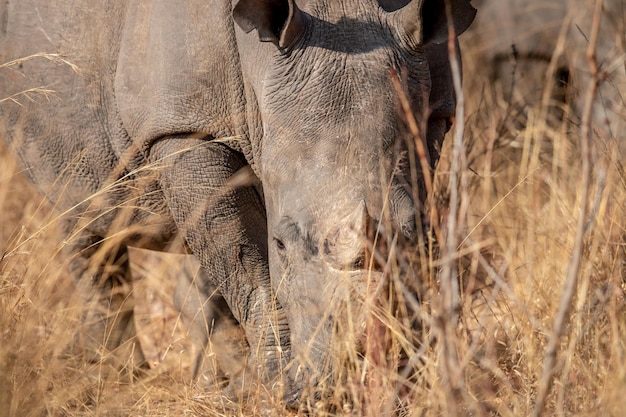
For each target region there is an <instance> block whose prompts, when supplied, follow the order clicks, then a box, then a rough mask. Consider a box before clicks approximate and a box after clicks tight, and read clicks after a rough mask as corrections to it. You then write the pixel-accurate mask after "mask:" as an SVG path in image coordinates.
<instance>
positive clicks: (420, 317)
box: [0, 53, 626, 416]
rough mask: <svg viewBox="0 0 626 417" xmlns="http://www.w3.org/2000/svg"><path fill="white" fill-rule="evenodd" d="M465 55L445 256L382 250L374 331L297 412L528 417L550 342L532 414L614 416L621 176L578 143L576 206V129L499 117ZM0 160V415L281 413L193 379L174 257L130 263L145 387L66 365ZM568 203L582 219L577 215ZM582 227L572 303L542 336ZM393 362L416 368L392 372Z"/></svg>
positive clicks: (32, 247)
mask: <svg viewBox="0 0 626 417" xmlns="http://www.w3.org/2000/svg"><path fill="white" fill-rule="evenodd" d="M465 58H466V59H465V68H466V72H467V75H466V79H467V78H469V77H472V78H473V79H472V82H471V83H468V84H467V89H466V90H467V91H466V96H465V98H466V108H465V114H466V115H467V116H466V118H465V122H466V123H465V149H466V154H467V155H466V159H465V161H464V164H462V165H461V166H462V167H463V166H464V167H465V169H461V170H460V174H461V175H460V177H459V179H460V181H459V184H460V185H459V190H460V193H459V199H460V201H459V207H460V208H461V210H460V211H459V215H458V217H457V220H458V223H457V225H456V226H455V227H456V229H455V231H456V238H457V239H456V241H455V246H454V248H453V250H452V251H446V250H445V248H444V249H442V251H441V252H442V255H441V256H440V257H437V256H433V254H429V253H427V252H424V251H412V252H408V251H404V252H402V251H401V252H399V253H396V254H395V255H393V251H392V256H391V257H390V258H389V259H388V260H386V261H384V262H383V263H385V264H386V267H387V268H388V270H387V271H388V272H387V276H388V277H389V278H390V280H389V282H390V285H389V288H388V289H387V291H386V294H387V297H381V298H382V300H378V301H377V302H376V303H371V304H368V305H369V307H370V309H371V311H372V314H371V315H370V317H373V318H374V319H371V320H370V322H369V325H368V326H369V327H368V328H369V329H370V339H369V340H368V341H366V342H365V343H367V346H368V347H369V348H370V349H369V352H370V353H369V354H368V356H367V357H366V358H362V357H359V356H358V355H356V353H355V352H356V348H355V345H354V341H352V342H350V341H348V342H346V344H344V345H341V346H340V347H339V349H338V350H337V351H336V352H335V353H336V355H335V358H334V360H335V361H337V362H340V363H343V364H347V365H348V366H346V367H343V368H340V369H339V370H338V371H337V375H335V377H336V380H337V381H339V382H338V383H337V385H334V386H329V387H328V388H330V389H331V391H329V392H327V393H326V396H325V397H323V399H322V400H321V401H320V402H318V403H313V404H305V405H303V410H302V411H301V412H302V413H304V412H305V411H306V409H308V411H309V412H310V413H312V414H317V415H327V414H328V415H344V414H345V415H372V416H375V415H391V414H393V413H394V412H396V413H397V414H401V415H410V416H414V415H415V416H418V415H420V416H421V415H451V414H460V415H466V414H471V415H502V416H525V415H531V414H532V413H533V411H534V409H535V407H536V402H537V399H538V396H539V395H541V394H540V388H539V387H540V381H541V380H542V376H543V375H544V374H545V373H546V370H545V369H544V366H545V364H546V351H547V349H548V345H549V341H550V339H551V338H552V339H553V340H556V341H557V342H558V343H557V344H556V350H555V354H556V356H555V357H554V359H555V361H554V365H555V368H554V374H553V377H552V378H550V382H551V384H550V385H549V386H548V388H549V389H548V390H547V393H546V394H547V396H546V398H545V409H544V410H543V414H544V415H581V416H582V415H615V416H619V415H623V410H624V409H625V408H626V360H625V359H626V358H625V356H626V315H625V314H626V306H625V304H624V303H625V299H624V295H625V290H626V288H625V285H626V283H625V282H624V279H625V278H626V220H625V219H626V177H625V173H624V167H623V165H622V164H623V161H622V159H621V157H620V156H619V152H618V151H617V149H615V148H613V147H612V146H614V144H610V143H604V142H602V141H601V140H599V139H597V138H595V137H592V152H591V155H592V166H591V167H592V171H591V175H590V177H589V180H590V182H589V191H590V193H589V195H588V196H586V195H585V191H586V190H585V187H583V186H582V182H581V181H582V179H581V169H582V168H581V167H582V159H583V157H584V155H585V153H584V152H582V148H581V143H583V142H582V141H581V137H582V135H583V132H582V131H581V126H580V125H578V124H577V123H575V122H570V121H569V120H574V119H575V118H574V116H573V115H570V114H569V113H567V109H566V110H565V111H566V118H565V120H566V121H564V122H558V121H557V122H555V121H554V120H548V119H549V116H547V114H548V113H549V112H548V113H547V112H545V111H544V109H543V108H542V107H541V105H540V104H537V105H536V106H530V107H527V108H525V109H524V118H523V119H521V120H520V119H516V120H511V118H510V117H509V116H510V115H509V113H508V112H509V110H510V105H509V104H510V103H508V102H507V101H505V100H503V99H502V98H501V97H499V96H498V94H497V92H496V91H495V89H494V86H493V85H492V84H491V83H490V80H486V79H483V78H480V75H479V74H480V73H481V71H480V70H479V69H480V62H479V60H478V59H476V58H475V57H473V56H472V55H471V53H468V54H466V57H465ZM621 140H622V141H623V140H626V138H624V137H623V136H622V138H621ZM448 143H450V141H449V142H448ZM447 155H450V152H449V150H447ZM0 161H1V162H0V167H1V168H0V219H1V222H0V415H2V416H4V415H6V416H41V415H52V416H57V415H58V416H92V415H93V416H117V415H124V416H125V415H143V416H180V415H211V416H221V415H224V416H229V415H291V414H292V413H291V412H288V411H286V410H284V408H283V406H282V404H281V403H280V402H279V401H278V400H277V399H276V398H273V397H272V396H271V395H267V393H263V392H259V394H258V395H256V396H252V397H251V398H250V400H249V401H248V402H247V403H245V404H234V403H231V402H229V401H228V400H227V399H225V398H224V397H222V396H221V395H220V393H219V392H218V391H217V390H215V389H211V388H207V387H203V386H202V384H192V383H191V382H190V378H189V377H190V374H191V362H192V355H191V351H192V350H193V349H192V347H191V345H190V342H189V340H188V339H187V337H186V333H185V332H186V330H185V329H184V326H183V325H182V323H181V321H180V318H179V315H178V313H177V312H176V311H175V310H174V308H173V306H172V301H171V293H172V292H173V286H174V280H173V278H172V277H175V276H176V275H178V274H180V273H181V272H180V261H181V258H180V257H178V256H158V255H155V254H152V253H149V252H143V251H133V253H132V255H131V256H133V262H134V266H135V272H136V275H135V278H136V284H137V285H136V288H135V294H136V296H137V298H138V300H139V301H138V303H137V304H138V310H137V317H136V318H137V324H138V328H139V337H140V340H141V344H142V346H143V348H144V350H145V351H146V355H147V357H148V360H149V362H150V365H151V367H152V369H151V370H150V372H149V373H148V375H147V376H145V377H144V378H140V379H132V378H131V379H129V378H125V377H123V376H119V375H109V376H108V377H106V378H105V377H103V376H102V377H99V375H100V374H99V373H98V368H97V365H96V366H92V367H89V366H87V365H85V364H83V363H80V362H78V361H77V360H75V359H73V358H71V357H69V358H68V357H67V356H66V355H64V351H65V350H66V349H67V346H68V344H69V342H70V339H71V335H72V334H73V333H74V329H76V328H77V327H78V326H80V325H81V324H80V316H81V312H82V308H84V306H82V305H81V304H80V302H79V300H78V297H76V296H75V295H72V294H73V284H72V282H71V280H70V279H69V277H68V276H67V274H66V273H65V267H66V265H65V264H66V262H67V260H66V259H64V257H63V256H62V255H61V247H62V242H61V241H60V240H59V238H58V235H57V232H56V229H55V224H54V217H53V216H54V215H53V214H51V212H50V210H49V207H48V206H47V204H46V203H45V202H42V201H41V197H39V196H38V195H37V194H36V193H35V192H34V191H33V190H32V189H31V188H30V186H29V185H28V184H27V183H26V182H25V181H24V180H23V179H22V178H21V177H20V175H19V170H18V168H17V167H16V166H15V164H14V162H13V160H12V159H11V157H10V156H9V155H8V153H7V151H6V150H5V149H4V148H1V149H0ZM449 166H450V164H449V163H446V160H445V159H444V160H443V161H442V164H441V169H440V172H439V175H438V177H437V178H436V180H435V184H439V185H438V186H437V187H438V188H437V189H438V190H439V194H438V195H440V196H443V197H442V198H441V201H442V202H441V204H440V209H441V213H442V217H441V218H442V222H441V223H442V224H445V220H446V219H447V217H446V216H447V215H448V213H449V211H447V210H446V205H445V201H446V197H445V196H447V195H448V193H447V192H446V191H445V187H444V186H443V185H442V184H446V183H447V178H448V175H449V174H450V173H449V172H447V167H449ZM583 198H586V203H587V205H588V209H587V210H584V212H582V213H581V207H584V205H582V204H581V203H582V199H583ZM580 216H583V217H582V219H583V221H582V224H583V226H584V229H583V232H584V235H583V236H582V241H581V243H582V246H581V248H582V251H581V255H582V257H581V259H580V264H579V265H578V266H576V267H575V271H574V272H576V274H575V275H576V281H575V283H576V285H575V287H574V290H575V291H574V293H573V298H572V299H571V304H570V303H566V304H569V305H570V308H569V310H568V314H567V317H566V318H565V320H564V321H563V322H562V325H561V326H560V327H559V328H557V329H555V328H554V322H555V319H556V318H557V311H558V310H559V305H560V304H561V303H562V302H563V300H564V298H563V297H564V296H563V294H564V293H563V288H564V285H565V282H566V277H567V276H568V268H570V270H571V268H572V267H571V259H572V257H573V256H575V252H576V251H575V248H576V244H577V239H578V240H580V238H577V220H578V219H579V217H580ZM455 231H452V232H455ZM446 233H450V231H449V230H448V231H447V232H446V230H445V227H444V236H445V235H446ZM388 243H389V242H388ZM446 255H447V256H448V257H446ZM568 265H570V266H568ZM444 267H448V268H450V271H451V274H452V276H454V277H458V281H457V280H455V282H458V283H459V284H460V285H459V287H460V288H459V291H458V292H457V294H458V297H456V298H457V301H456V304H454V303H453V305H450V304H449V302H450V300H446V299H444V298H443V296H444V295H446V294H448V295H449V292H446V291H442V287H445V286H446V285H449V284H448V283H446V282H441V281H440V277H441V275H440V271H441V270H442V269H443V268H444ZM409 270H412V271H413V275H411V274H409V273H408V271H409ZM405 286H411V287H413V289H414V290H415V291H414V292H415V293H416V294H417V295H418V298H419V300H420V302H419V303H417V302H416V300H413V299H404V303H402V304H400V305H398V304H394V303H393V302H387V300H390V299H393V298H394V297H393V296H392V295H394V294H395V295H397V297H396V298H402V297H405V296H406V294H407V293H406V292H405V291H404V287H405ZM448 289H449V288H444V290H448ZM383 294H385V293H383ZM389 294H391V295H389ZM453 301H454V300H453ZM564 301H565V302H567V301H569V300H568V299H565V300H564ZM447 302H448V303H447ZM407 305H408V306H409V308H403V306H407ZM381 323H382V324H383V325H381ZM351 325H352V324H350V321H349V320H348V321H347V326H348V327H349V326H351ZM418 325H419V326H418ZM417 327H419V328H420V330H419V331H417V330H416V328H417ZM400 351H403V352H404V353H403V354H402V355H400V353H399V352H400ZM381 352H382V353H381ZM376 355H378V356H376ZM548 356H549V355H548ZM400 357H402V358H403V359H402V360H404V361H405V362H407V361H408V363H409V364H410V365H413V366H411V367H409V368H407V369H408V370H401V371H397V369H398V361H399V360H400V359H399V358H400ZM450 364H454V366H453V367H451V366H450ZM348 399H349V400H348Z"/></svg>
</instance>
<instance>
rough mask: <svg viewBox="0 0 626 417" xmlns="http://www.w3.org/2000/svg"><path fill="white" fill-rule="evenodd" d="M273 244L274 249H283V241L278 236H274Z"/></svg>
mask: <svg viewBox="0 0 626 417" xmlns="http://www.w3.org/2000/svg"><path fill="white" fill-rule="evenodd" d="M274 244H275V245H276V249H278V250H279V251H284V250H285V244H284V243H283V241H282V240H280V239H278V238H274Z"/></svg>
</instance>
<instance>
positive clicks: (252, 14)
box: [233, 0, 304, 48]
mask: <svg viewBox="0 0 626 417" xmlns="http://www.w3.org/2000/svg"><path fill="white" fill-rule="evenodd" d="M233 18H234V19H235V22H236V23H237V24H238V25H239V27H240V28H241V29H242V30H243V31H244V32H246V33H248V32H250V31H251V30H253V29H256V30H257V33H258V35H259V40H260V41H261V42H272V43H273V44H275V45H276V46H278V47H279V48H285V47H288V46H289V45H291V44H292V43H293V42H294V41H295V40H296V39H297V38H298V36H299V35H300V33H301V32H302V30H303V29H304V12H303V11H302V10H300V9H299V8H298V6H297V5H296V3H295V1H294V0H239V2H238V3H237V5H236V6H235V8H234V9H233Z"/></svg>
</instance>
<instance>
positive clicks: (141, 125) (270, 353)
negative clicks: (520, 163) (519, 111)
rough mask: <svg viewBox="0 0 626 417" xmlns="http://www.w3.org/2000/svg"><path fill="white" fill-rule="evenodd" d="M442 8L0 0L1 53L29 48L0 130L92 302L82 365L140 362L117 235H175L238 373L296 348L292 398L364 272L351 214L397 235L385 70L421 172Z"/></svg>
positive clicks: (2, 82)
mask: <svg viewBox="0 0 626 417" xmlns="http://www.w3.org/2000/svg"><path fill="white" fill-rule="evenodd" d="M445 4H446V2H443V1H439V0H411V1H393V0H379V1H375V0H365V1H363V0H359V1H354V0H308V1H306V2H305V1H302V2H296V1H294V0H239V1H236V2H232V3H231V2H230V1H227V0H209V1H205V0H191V1H179V2H172V1H166V0H151V1H148V0H146V1H133V0H111V1H106V2H93V1H91V0H76V1H73V2H71V7H70V3H68V2H66V1H60V0H51V1H41V0H19V1H18V0H8V1H3V2H2V3H0V17H1V19H0V42H1V43H0V51H1V55H0V57H1V59H2V61H3V62H10V61H11V60H20V59H22V58H25V57H28V56H30V57H31V58H30V59H22V60H20V61H19V62H18V61H16V62H14V64H15V65H13V66H9V67H5V68H4V69H3V70H2V72H1V73H0V97H4V98H9V97H12V98H14V100H13V101H10V100H9V101H5V102H3V103H2V104H1V105H0V135H2V136H3V137H4V139H5V141H6V142H7V143H8V146H9V147H10V148H11V149H12V150H13V152H14V153H15V155H17V157H18V159H19V161H20V162H21V164H22V166H23V168H24V172H25V174H26V175H27V176H28V177H29V179H30V180H31V181H32V182H33V183H34V184H35V186H36V187H37V188H38V189H39V190H40V191H41V192H42V193H43V194H44V195H45V196H46V197H47V198H48V199H49V200H50V201H51V202H52V203H53V205H54V207H55V209H57V210H58V211H59V212H60V213H62V214H63V219H64V224H65V227H64V230H65V237H66V241H67V244H66V249H67V252H68V254H69V255H70V256H71V259H72V261H71V264H70V269H71V273H72V274H73V276H74V277H75V278H76V282H77V286H78V288H79V289H80V291H81V293H82V294H84V295H85V297H86V298H87V299H89V300H93V301H94V305H95V306H94V308H93V310H92V311H91V313H90V316H89V317H87V318H86V319H87V320H88V322H89V323H90V326H89V330H88V331H87V332H84V334H82V336H81V337H80V338H79V341H78V345H79V346H82V347H85V349H84V351H85V352H86V353H87V355H88V359H89V360H99V357H100V356H101V354H102V349H103V348H104V349H105V350H104V351H105V352H113V351H114V352H115V353H117V355H109V354H108V353H107V355H106V357H107V358H110V359H111V360H115V358H118V359H119V361H120V364H124V363H129V362H128V361H127V360H126V359H124V358H125V356H124V355H125V354H124V353H123V352H124V351H125V350H124V349H123V348H124V347H128V348H132V349H127V351H129V352H130V351H132V354H133V355H134V361H133V362H132V363H135V364H141V363H142V362H143V360H144V359H143V356H142V355H141V350H140V349H139V348H138V347H137V346H136V345H135V344H133V340H134V338H133V336H134V332H135V329H134V324H133V319H132V302H131V297H130V296H129V294H130V292H129V289H130V286H131V278H130V271H129V263H128V256H127V246H129V245H130V246H133V245H135V246H139V247H144V248H148V249H155V250H167V249H168V247H170V246H171V242H172V241H174V240H175V237H176V236H180V237H181V238H182V240H183V241H184V247H185V248H186V249H187V250H189V251H190V252H191V253H193V255H195V257H196V258H197V259H198V260H199V262H200V264H201V265H202V268H203V270H204V272H205V274H204V275H203V276H205V277H206V280H207V282H206V283H205V284H206V285H204V286H201V287H202V289H203V291H205V294H204V295H205V296H206V297H212V299H213V300H215V299H217V298H218V297H219V298H221V297H223V300H222V301H223V302H225V305H227V306H228V308H229V310H230V313H231V314H232V316H233V317H234V319H236V321H237V322H238V323H239V324H240V325H241V327H242V329H243V331H244V333H245V337H246V339H247V342H248V345H249V346H250V351H251V352H253V354H252V358H250V361H249V362H250V363H249V366H248V368H249V369H251V370H253V372H259V373H260V377H261V379H263V380H265V381H271V380H273V379H274V378H276V377H277V375H278V374H279V373H280V372H281V370H282V369H283V368H284V367H285V366H286V364H287V363H288V362H289V361H290V360H299V358H301V357H302V355H305V354H306V358H307V361H303V366H302V367H300V373H299V375H298V376H296V375H295V372H294V374H293V375H291V376H290V377H289V378H287V381H288V382H287V385H288V389H287V390H286V392H287V393H289V395H290V398H291V400H293V401H296V400H297V398H298V396H299V392H300V390H301V387H302V386H303V385H302V383H301V382H298V381H303V380H307V379H311V378H313V379H314V378H315V375H317V370H318V369H321V367H322V364H323V363H324V362H325V359H326V355H327V354H328V350H327V346H328V343H329V342H328V341H329V338H330V333H331V331H332V326H331V325H330V324H329V323H331V322H330V320H331V317H329V314H328V308H329V306H331V305H332V302H333V298H334V297H336V293H339V292H340V291H339V290H338V288H339V285H340V284H339V283H340V282H345V279H344V278H343V277H346V276H347V277H349V278H350V284H349V285H350V286H352V285H353V288H352V289H356V290H358V291H361V288H362V284H363V281H364V280H365V279H366V277H367V276H368V271H367V270H366V269H367V268H366V266H364V265H363V262H362V259H363V250H364V249H363V237H364V228H365V225H366V224H367V223H368V222H369V221H371V220H377V219H381V216H382V215H383V213H384V212H388V213H390V219H391V225H392V227H393V228H394V229H395V230H397V231H398V232H399V233H402V234H404V235H406V236H407V237H412V236H413V235H414V234H415V233H416V219H419V218H420V214H419V213H416V207H417V206H418V204H417V202H416V201H415V199H414V196H415V195H419V193H418V192H416V191H415V190H412V189H411V183H412V181H411V176H410V167H409V164H408V163H404V162H402V161H403V160H405V159H406V160H409V158H408V157H407V153H408V152H414V151H413V150H412V147H409V146H407V141H406V138H407V129H405V127H404V122H403V117H402V116H401V115H400V112H399V111H398V107H397V97H396V89H395V88H394V85H393V84H392V81H391V75H390V74H391V73H393V72H395V73H396V74H398V78H399V79H400V80H401V83H402V86H403V89H404V90H405V91H406V92H407V93H408V97H409V101H410V104H411V106H412V109H413V110H414V111H415V114H416V116H417V120H418V121H419V122H420V123H421V127H422V132H427V133H425V134H424V135H423V136H424V140H425V142H426V145H427V149H428V150H429V151H430V152H429V153H430V159H431V164H432V165H434V163H435V160H436V158H437V152H438V149H439V147H440V144H441V141H442V140H443V135H444V133H445V132H446V131H447V130H448V128H449V126H450V121H451V117H452V115H453V113H454V101H455V100H454V94H453V88H452V82H451V75H450V69H449V65H448V61H447V56H448V55H447V54H448V52H447V45H446V43H447V40H448V33H449V31H448V26H449V25H448V24H447V19H446V17H447V16H452V21H451V22H450V23H451V24H452V25H453V26H454V29H455V31H456V34H460V33H461V32H463V31H464V30H465V29H466V28H467V27H468V26H469V25H470V23H471V22H472V20H473V18H474V14H475V10H474V9H473V8H472V7H471V5H470V3H469V1H467V0H453V1H450V5H451V6H452V8H451V14H446V8H445ZM42 53H43V54H42ZM37 87H44V88H45V89H46V90H48V91H54V93H52V94H51V95H50V96H49V97H47V98H46V97H42V96H36V95H35V96H33V94H36V93H34V92H32V91H33V90H32V89H33V88H37ZM24 91H31V96H30V98H31V100H28V99H26V98H25V97H24V96H20V92H24ZM213 289H217V292H215V293H213V292H211V291H213ZM349 290H350V289H349ZM133 347H134V348H133ZM295 368H296V367H292V369H295ZM303 375H304V376H303ZM296 380H297V381H296ZM290 385H291V387H289V386H290Z"/></svg>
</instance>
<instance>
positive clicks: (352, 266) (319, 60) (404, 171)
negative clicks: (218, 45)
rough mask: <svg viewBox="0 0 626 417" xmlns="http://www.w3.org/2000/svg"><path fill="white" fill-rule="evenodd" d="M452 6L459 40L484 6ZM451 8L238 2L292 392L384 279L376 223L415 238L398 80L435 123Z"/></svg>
mask: <svg viewBox="0 0 626 417" xmlns="http://www.w3.org/2000/svg"><path fill="white" fill-rule="evenodd" d="M396 3H398V4H396ZM450 3H451V5H452V13H453V23H454V27H455V29H456V32H457V34H459V33H461V32H462V31H464V30H465V29H466V28H467V27H468V26H469V24H470V23H471V21H472V20H473V17H474V13H475V10H474V9H473V8H472V7H471V5H470V4H469V1H467V0H453V1H451V2H450ZM444 6H445V2H444V1H440V0H430V1H429V0H412V1H400V2H396V1H394V0H386V1H384V2H383V1H380V2H377V1H376V0H359V1H337V0H308V1H306V3H304V2H302V4H300V3H299V4H296V3H295V2H294V1H293V0H283V1H280V0H240V1H239V2H238V4H237V5H236V7H235V9H234V12H233V15H234V19H235V22H236V23H237V25H238V27H239V29H241V30H239V29H238V30H237V38H238V44H239V52H240V59H241V65H242V68H243V73H244V78H245V80H246V83H247V85H246V87H247V88H248V90H251V91H252V95H253V96H254V97H255V100H256V104H255V105H256V106H258V114H259V115H260V118H259V120H258V121H257V122H256V123H249V125H250V126H256V127H255V129H256V131H251V132H250V136H251V137H252V138H253V139H252V140H253V142H254V140H255V139H254V138H255V137H257V138H258V142H259V143H258V144H256V145H255V144H253V145H252V147H253V148H255V149H256V152H255V155H254V159H255V167H256V171H257V173H258V175H259V177H260V179H261V182H262V185H263V194H264V199H265V206H266V210H267V228H268V229H267V230H268V240H269V245H268V252H269V253H268V257H269V266H270V276H271V281H272V287H273V290H274V292H275V295H276V297H277V300H278V301H279V302H280V304H281V305H282V306H283V307H284V308H285V309H286V312H287V316H288V322H289V327H290V332H291V345H292V350H293V352H292V354H293V357H294V359H295V363H297V365H299V366H293V367H292V368H291V371H290V376H291V379H292V380H293V381H295V382H296V384H295V385H296V386H298V385H299V386H302V384H303V383H304V382H303V381H311V380H313V382H315V380H316V378H318V377H319V375H320V374H321V373H322V372H323V367H324V365H325V364H326V363H327V360H328V357H327V356H328V354H329V352H330V350H329V345H330V343H331V338H332V333H333V326H334V324H333V323H334V320H335V317H333V316H334V315H335V314H337V311H338V310H337V306H338V305H339V304H340V303H341V302H343V301H345V300H356V299H359V298H360V299H363V298H364V297H365V296H366V294H365V293H366V292H367V291H368V290H367V288H368V287H371V286H372V284H374V285H375V284H376V281H377V280H379V279H380V274H379V273H372V272H370V271H368V268H367V265H366V262H364V261H365V259H364V255H365V247H366V246H367V245H366V240H365V237H366V229H367V226H368V224H371V223H372V222H376V221H381V220H382V217H383V215H384V213H388V214H389V216H388V217H389V219H390V224H391V225H392V227H393V229H394V230H395V231H396V232H398V233H401V234H403V235H404V236H406V237H408V238H412V237H414V235H415V233H416V219H419V218H420V214H419V213H416V206H417V204H416V202H415V201H414V198H413V196H414V195H417V194H416V193H414V192H413V191H414V190H411V187H410V184H411V181H410V175H409V169H410V167H409V164H408V163H407V161H408V160H409V158H408V157H407V153H408V152H409V151H410V150H409V148H408V147H407V140H406V139H407V129H406V128H405V125H404V123H403V118H402V116H401V112H400V111H399V108H398V100H397V96H396V93H395V91H396V90H395V89H394V86H393V84H392V78H391V75H390V74H391V73H392V72H395V73H396V74H400V75H401V76H400V78H401V80H403V81H402V82H403V84H404V85H403V88H404V89H405V91H406V92H407V93H408V97H409V98H410V101H411V106H412V109H413V110H414V111H415V112H416V114H417V120H424V121H425V120H427V119H428V112H429V109H428V106H429V96H430V94H431V72H430V68H429V62H428V59H427V56H426V53H425V48H426V47H427V46H428V45H429V44H432V43H443V42H445V41H446V40H447V37H448V26H447V23H446V21H447V19H446V11H445V7H444ZM444 50H445V48H444ZM251 129H252V128H251ZM443 133H445V132H442V135H443ZM293 392H294V394H293V398H290V399H289V400H291V401H297V396H298V395H299V394H297V393H299V392H300V389H295V390H293Z"/></svg>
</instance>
